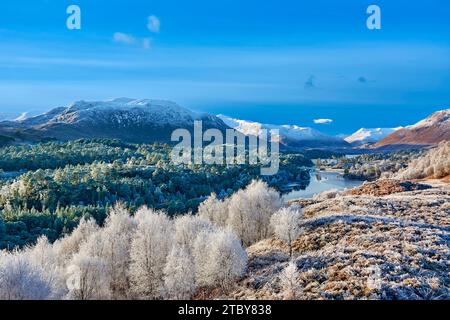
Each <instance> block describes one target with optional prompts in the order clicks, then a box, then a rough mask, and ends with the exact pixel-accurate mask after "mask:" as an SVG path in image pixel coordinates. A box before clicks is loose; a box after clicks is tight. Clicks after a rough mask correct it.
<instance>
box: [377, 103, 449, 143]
mask: <svg viewBox="0 0 450 320" xmlns="http://www.w3.org/2000/svg"><path fill="white" fill-rule="evenodd" d="M441 141H450V109H447V110H442V111H438V112H435V113H433V114H432V115H431V116H429V117H428V118H426V119H424V120H422V121H420V122H418V123H416V124H415V125H412V126H408V127H405V128H402V129H400V130H397V131H396V132H394V133H393V134H391V135H389V136H387V137H386V138H384V139H383V140H381V141H379V142H378V143H377V144H375V147H377V148H382V147H384V148H386V147H389V146H417V145H436V144H438V143H439V142H441Z"/></svg>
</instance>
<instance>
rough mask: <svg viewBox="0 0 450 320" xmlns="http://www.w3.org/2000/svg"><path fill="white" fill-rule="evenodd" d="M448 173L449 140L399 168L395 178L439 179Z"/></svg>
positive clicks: (449, 167)
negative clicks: (403, 167)
mask: <svg viewBox="0 0 450 320" xmlns="http://www.w3.org/2000/svg"><path fill="white" fill-rule="evenodd" d="M448 175H450V142H449V141H444V142H441V143H440V144H439V146H438V147H437V148H434V149H431V150H429V151H428V152H427V153H426V154H425V155H424V156H422V157H420V158H418V159H415V160H413V161H412V162H411V163H410V164H409V165H408V167H407V168H406V169H404V170H400V171H399V172H398V173H397V174H396V175H395V178H396V179H401V180H407V179H424V178H434V179H439V178H443V177H446V176H448Z"/></svg>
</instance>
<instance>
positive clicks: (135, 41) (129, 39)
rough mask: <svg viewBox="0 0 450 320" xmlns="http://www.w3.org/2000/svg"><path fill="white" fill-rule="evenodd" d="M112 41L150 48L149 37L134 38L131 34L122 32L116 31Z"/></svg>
mask: <svg viewBox="0 0 450 320" xmlns="http://www.w3.org/2000/svg"><path fill="white" fill-rule="evenodd" d="M113 40H114V42H117V43H123V44H127V45H139V46H142V48H144V49H150V45H151V39H150V38H143V39H140V38H136V37H135V36H133V35H131V34H126V33H122V32H116V33H114V35H113Z"/></svg>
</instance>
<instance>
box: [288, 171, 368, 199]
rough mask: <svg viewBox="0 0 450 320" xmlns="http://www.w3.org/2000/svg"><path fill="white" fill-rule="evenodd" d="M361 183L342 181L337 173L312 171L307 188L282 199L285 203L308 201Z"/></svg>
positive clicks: (341, 177) (342, 178)
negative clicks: (325, 192)
mask: <svg viewBox="0 0 450 320" xmlns="http://www.w3.org/2000/svg"><path fill="white" fill-rule="evenodd" d="M362 183H363V181H359V180H348V179H344V177H343V176H342V174H340V173H338V172H329V171H318V170H314V171H312V172H311V181H310V183H309V185H308V186H307V187H304V188H302V189H301V190H295V191H292V192H290V193H288V194H286V195H284V196H283V199H284V200H286V201H288V200H295V199H302V198H303V199H308V198H312V197H314V196H315V195H316V194H318V193H321V192H324V191H328V190H332V189H337V190H343V189H351V188H354V187H358V186H360V185H361V184H362Z"/></svg>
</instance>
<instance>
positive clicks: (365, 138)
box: [344, 127, 402, 145]
mask: <svg viewBox="0 0 450 320" xmlns="http://www.w3.org/2000/svg"><path fill="white" fill-rule="evenodd" d="M401 128H402V127H398V128H370V129H367V128H361V129H359V130H358V131H356V132H355V133H353V134H352V135H350V136H348V137H346V138H345V139H344V140H345V141H347V142H348V143H351V144H353V145H365V144H370V143H375V142H378V141H380V140H382V139H384V138H385V137H387V136H388V135H390V134H392V133H394V132H395V131H397V130H400V129H401Z"/></svg>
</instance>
